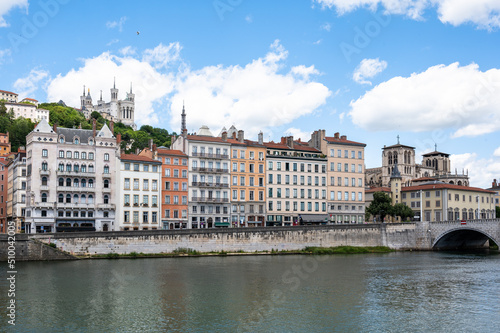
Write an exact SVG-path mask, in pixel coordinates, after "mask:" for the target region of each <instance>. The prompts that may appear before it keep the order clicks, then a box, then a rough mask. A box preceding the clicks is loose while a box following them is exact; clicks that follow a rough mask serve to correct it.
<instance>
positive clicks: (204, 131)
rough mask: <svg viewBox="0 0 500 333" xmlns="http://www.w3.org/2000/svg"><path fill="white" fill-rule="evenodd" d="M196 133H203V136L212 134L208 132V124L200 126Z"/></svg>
mask: <svg viewBox="0 0 500 333" xmlns="http://www.w3.org/2000/svg"><path fill="white" fill-rule="evenodd" d="M198 135H204V136H214V135H213V134H212V132H210V129H209V128H208V126H206V125H203V126H201V127H200V130H199V131H198Z"/></svg>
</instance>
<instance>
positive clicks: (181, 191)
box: [158, 148, 188, 229]
mask: <svg viewBox="0 0 500 333" xmlns="http://www.w3.org/2000/svg"><path fill="white" fill-rule="evenodd" d="M158 159H159V160H161V162H162V176H161V177H162V186H161V188H162V190H161V194H162V195H161V221H162V228H163V229H187V228H188V156H187V155H186V154H184V153H183V152H182V151H180V150H172V149H167V148H158Z"/></svg>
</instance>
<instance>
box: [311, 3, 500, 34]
mask: <svg viewBox="0 0 500 333" xmlns="http://www.w3.org/2000/svg"><path fill="white" fill-rule="evenodd" d="M313 1H314V2H316V3H318V4H320V5H321V7H322V8H330V9H331V8H335V9H336V11H337V12H338V13H339V15H343V14H345V13H348V12H352V11H354V10H357V9H359V8H368V9H370V10H372V11H375V10H377V9H378V8H379V7H380V8H383V9H384V12H385V14H396V15H406V16H408V17H410V18H412V19H414V20H421V19H422V15H423V14H424V11H425V10H426V9H428V8H436V9H437V12H438V16H439V20H440V21H441V22H443V23H449V24H452V25H454V26H458V25H461V24H465V23H472V24H474V25H476V26H477V27H479V28H485V29H489V30H491V29H492V28H498V27H500V2H499V1H498V0H475V1H467V0H458V1H457V0H412V1H410V0H313Z"/></svg>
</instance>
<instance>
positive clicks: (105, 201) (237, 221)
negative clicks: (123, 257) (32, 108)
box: [0, 109, 498, 233]
mask: <svg viewBox="0 0 500 333" xmlns="http://www.w3.org/2000/svg"><path fill="white" fill-rule="evenodd" d="M0 139H1V138H0ZM4 140H5V138H4ZM7 140H8V138H7ZM0 141H1V140H0ZM120 142H121V137H120V136H119V135H118V136H115V135H114V131H113V122H110V123H109V126H108V125H104V126H103V127H102V128H101V129H99V130H98V129H97V128H96V122H95V121H94V123H93V128H92V129H91V130H84V129H70V128H62V127H58V126H50V125H49V124H48V121H47V120H46V119H41V121H40V122H39V123H38V124H37V126H36V127H35V129H34V130H33V132H31V133H30V134H29V135H28V136H27V139H26V147H25V149H24V148H23V149H20V150H19V151H18V152H16V153H12V154H10V155H9V157H8V158H6V159H4V160H1V159H0V171H1V175H2V176H1V181H2V183H1V184H0V185H1V193H0V195H2V194H3V195H2V196H1V198H0V199H1V200H0V219H1V223H0V224H1V225H0V228H2V229H0V231H2V232H5V228H6V227H5V226H6V223H8V222H9V221H15V222H16V225H17V228H18V231H19V232H26V233H38V232H68V231H78V230H79V231H83V230H96V231H112V230H123V231H127V230H130V231H131V230H157V229H191V228H192V229H197V228H218V227H253V226H262V227H264V226H292V225H298V224H344V223H364V222H365V215H366V214H365V208H366V207H365V206H366V205H368V204H369V203H370V200H371V197H372V196H373V193H374V192H379V191H381V192H386V193H388V194H389V195H391V196H392V198H393V203H405V204H406V205H408V206H409V207H411V208H412V209H413V210H414V212H415V217H417V218H419V219H425V220H429V221H440V220H457V219H463V218H466V219H471V218H493V217H494V214H495V203H496V204H498V195H497V193H498V192H496V191H492V190H483V189H478V188H474V187H470V186H468V185H469V184H468V177H466V178H463V177H462V178H460V177H458V176H457V177H453V175H450V174H449V172H448V171H449V169H450V166H449V160H448V159H447V158H448V156H446V154H443V153H439V154H440V156H437V155H438V154H437V153H438V152H434V153H431V154H430V155H429V156H431V157H433V156H434V155H436V160H438V161H439V162H437V163H434V162H432V161H433V160H434V159H431V160H430V162H427V161H428V160H429V159H427V156H424V164H428V163H430V166H429V167H430V169H432V170H434V171H435V172H434V173H432V174H423V175H422V174H419V173H417V174H413V178H410V179H408V178H405V175H407V174H412V172H413V171H412V170H410V168H414V167H415V165H413V164H412V163H414V148H413V155H412V151H411V148H412V147H409V146H403V145H400V144H399V143H398V145H395V146H391V147H384V151H383V164H384V166H383V167H382V168H381V169H384V168H385V167H387V169H386V170H381V172H382V174H384V173H385V171H387V172H389V171H390V176H389V177H388V182H387V183H386V184H385V183H382V184H380V185H382V186H375V187H372V188H367V187H366V184H367V183H369V181H368V180H367V172H366V171H365V161H364V157H365V156H364V155H365V151H364V149H365V147H366V145H365V144H364V143H361V142H356V141H352V140H349V139H348V138H347V137H346V136H345V135H340V133H335V134H334V135H333V136H327V135H326V132H325V130H318V131H314V132H313V133H312V135H311V139H310V140H309V141H307V142H304V141H301V140H300V139H299V140H295V139H294V138H293V137H291V136H288V137H282V138H281V140H280V141H279V142H273V141H271V142H264V140H263V134H262V133H260V134H259V135H258V139H257V141H253V140H249V139H246V138H245V135H244V131H242V130H237V129H236V128H235V127H234V126H232V127H231V128H229V129H228V130H226V129H225V128H224V129H223V130H222V131H221V132H220V133H219V135H217V136H214V135H213V134H212V133H211V132H210V130H209V129H208V128H207V127H205V126H203V127H202V128H200V130H199V131H198V132H197V133H195V134H188V133H187V130H186V114H185V110H184V109H183V111H182V126H181V134H180V135H179V136H178V137H175V138H173V139H172V145H171V148H165V147H156V146H155V145H153V143H152V142H150V145H149V147H147V148H145V149H143V150H142V151H137V152H136V153H135V154H124V153H122V152H121V151H120V148H119V147H120ZM386 148H389V149H386ZM400 150H401V153H402V157H401V156H399V155H397V154H396V153H395V152H397V153H398V154H399V152H400ZM389 153H391V156H392V157H391V158H390V159H389ZM386 157H387V164H388V165H387V166H385V163H386V162H385V160H384V159H385V158H386ZM437 157H440V158H441V159H438V158H437ZM400 161H401V164H400ZM406 162H408V163H406ZM433 163H434V164H433ZM401 168H405V172H403V173H402V172H400V169H401ZM406 168H408V169H406ZM420 168H421V166H420ZM445 170H447V171H446V172H445ZM417 175H418V176H424V177H416V176H417ZM437 177H441V178H437ZM380 180H381V181H382V182H383V181H384V176H383V175H382V176H381V178H380ZM443 180H447V182H445V181H443ZM458 180H460V181H464V183H463V184H452V183H451V182H454V181H458ZM465 182H467V183H465ZM365 195H366V197H365Z"/></svg>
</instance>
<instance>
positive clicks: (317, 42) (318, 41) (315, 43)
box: [313, 39, 323, 45]
mask: <svg viewBox="0 0 500 333" xmlns="http://www.w3.org/2000/svg"><path fill="white" fill-rule="evenodd" d="M322 41H323V40H322V39H318V40H317V41H315V42H313V44H314V45H319V44H321V42H322Z"/></svg>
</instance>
